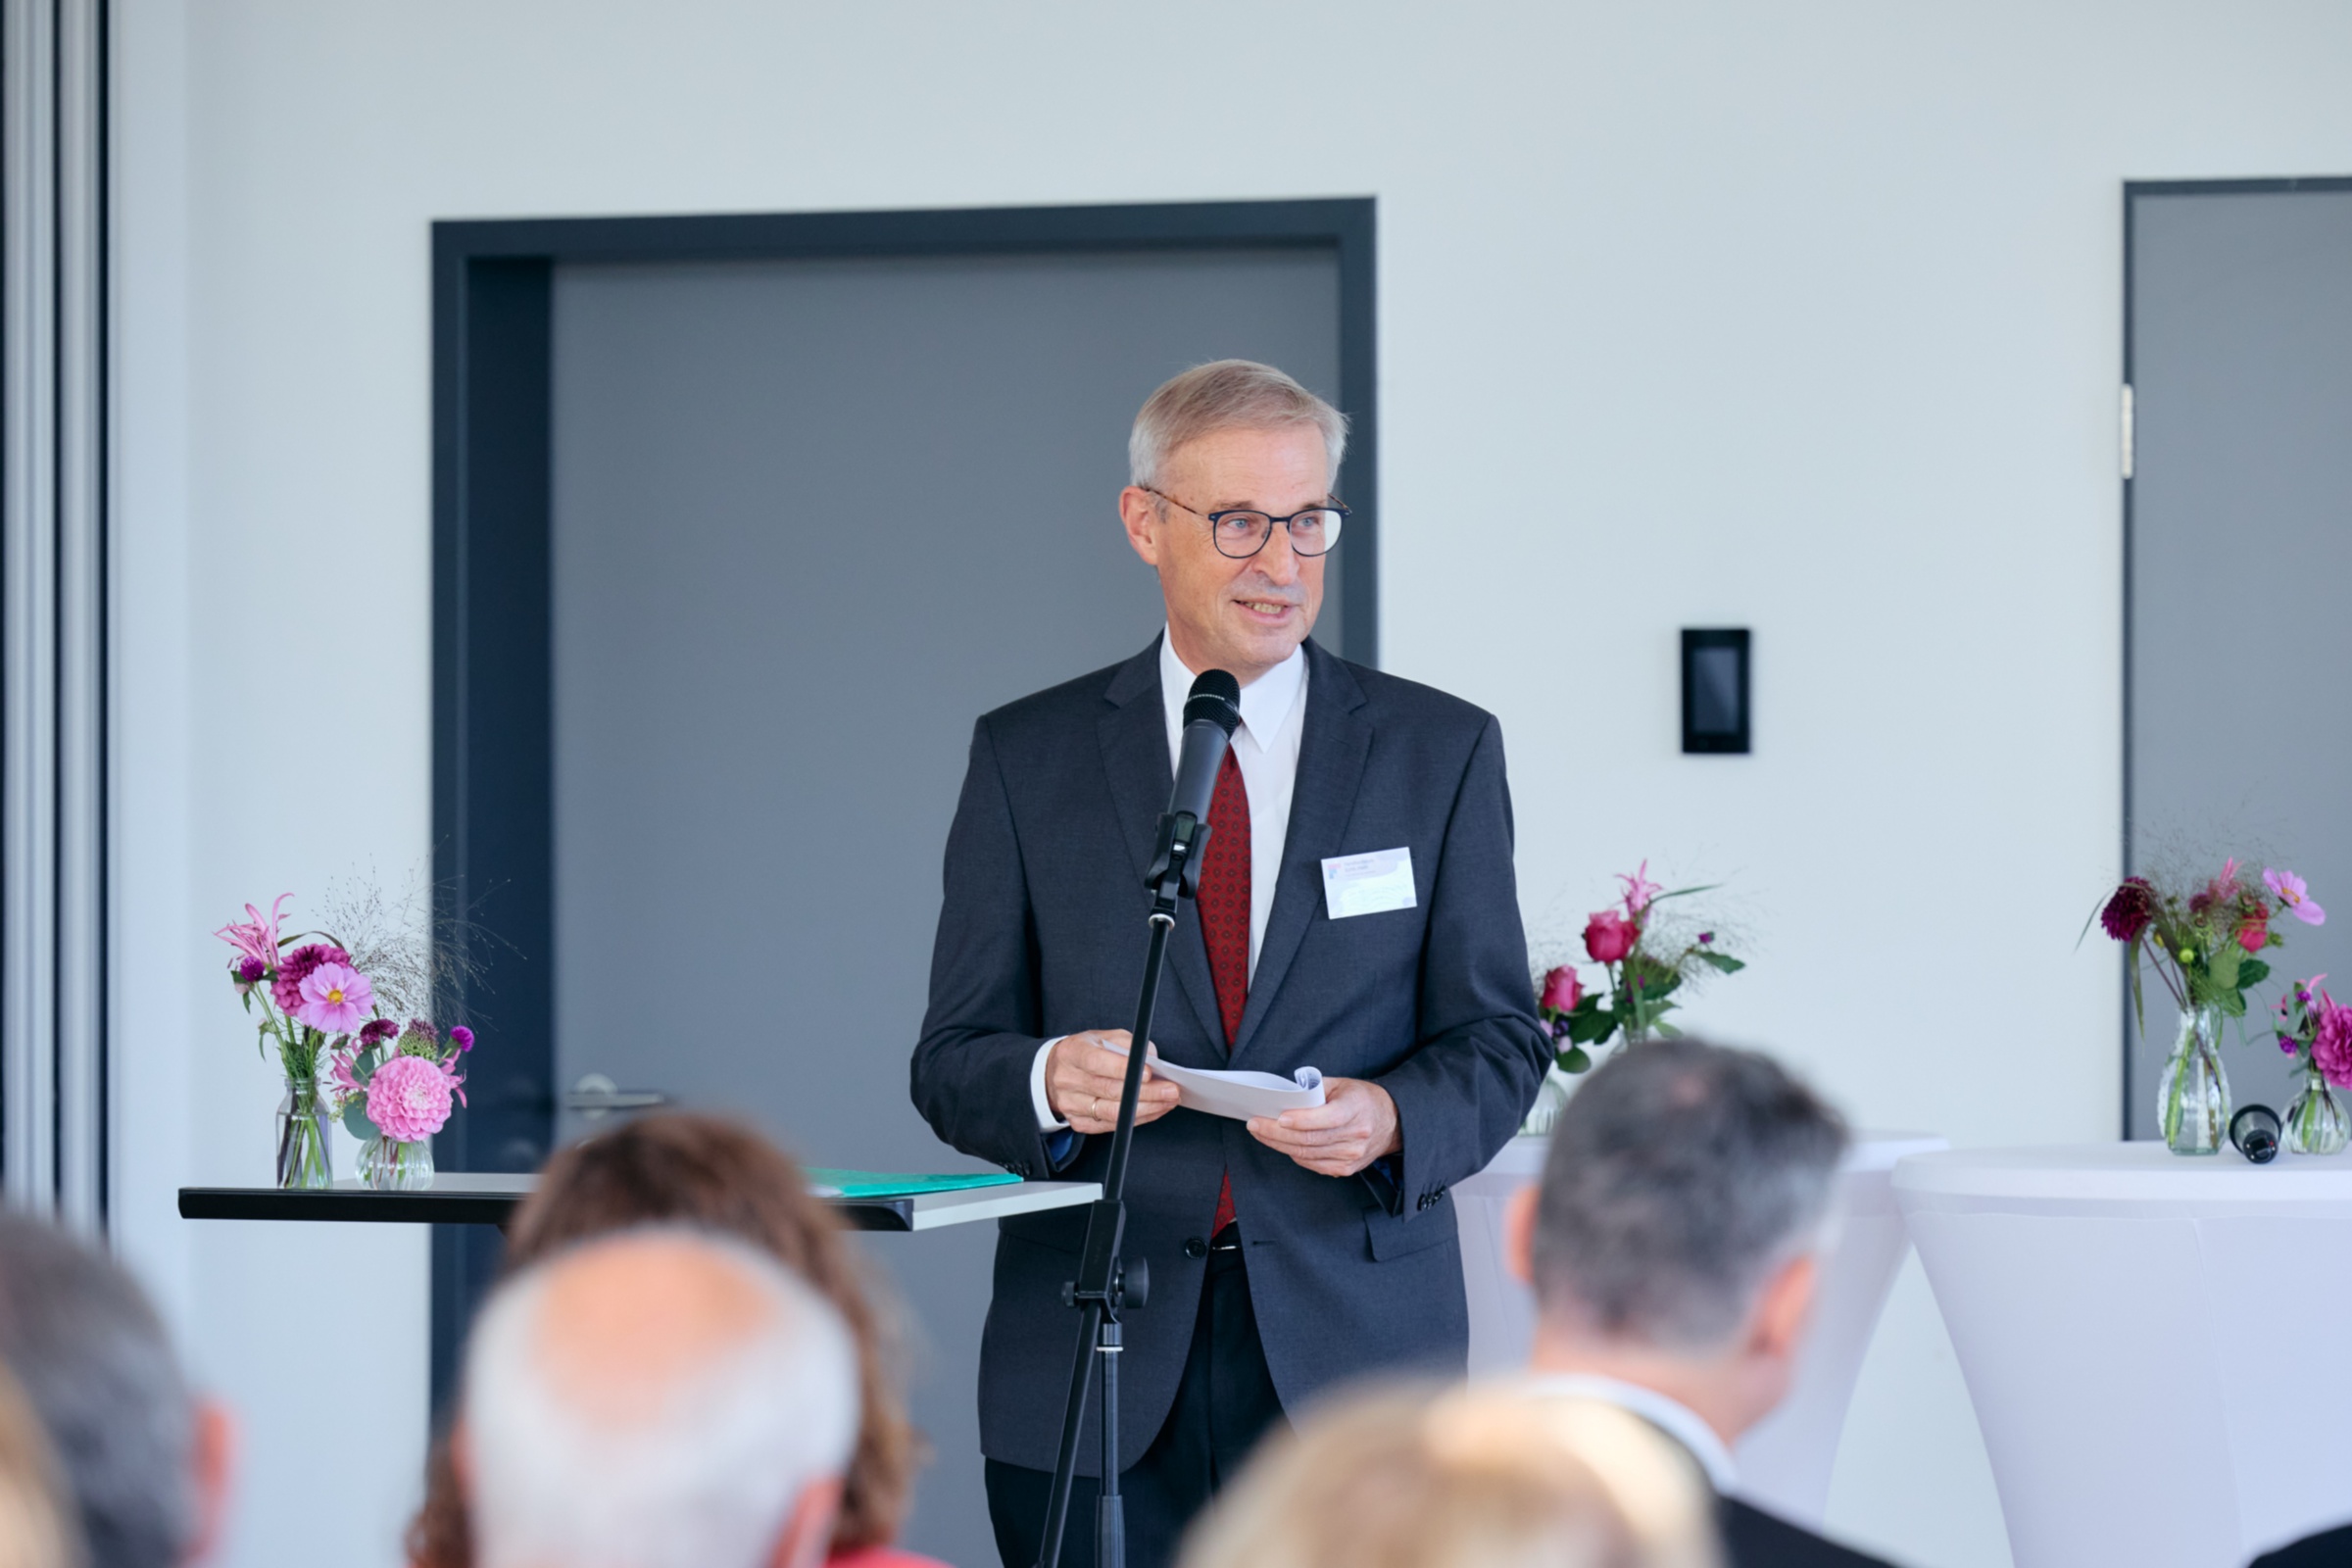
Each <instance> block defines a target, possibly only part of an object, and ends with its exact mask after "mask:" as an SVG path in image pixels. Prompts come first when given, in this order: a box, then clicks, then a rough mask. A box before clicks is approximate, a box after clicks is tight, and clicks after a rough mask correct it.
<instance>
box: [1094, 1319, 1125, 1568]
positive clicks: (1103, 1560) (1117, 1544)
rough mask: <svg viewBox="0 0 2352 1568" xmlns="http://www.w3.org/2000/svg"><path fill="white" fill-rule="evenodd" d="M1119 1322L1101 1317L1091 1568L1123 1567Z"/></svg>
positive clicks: (1123, 1525) (1123, 1505) (1123, 1508)
mask: <svg viewBox="0 0 2352 1568" xmlns="http://www.w3.org/2000/svg"><path fill="white" fill-rule="evenodd" d="M1121 1348H1123V1347H1122V1342H1121V1339H1120V1335H1119V1320H1118V1319H1117V1318H1115V1317H1107V1316H1106V1317H1104V1318H1103V1332H1102V1336H1101V1339H1100V1341H1099V1344H1098V1351H1099V1353H1100V1354H1101V1355H1102V1357H1103V1490H1102V1492H1101V1494H1100V1496H1101V1499H1102V1500H1101V1501H1099V1502H1097V1503H1096V1504H1095V1568H1127V1505H1126V1500H1125V1499H1124V1498H1122V1497H1121V1496H1120V1495H1119V1352H1120V1350H1121Z"/></svg>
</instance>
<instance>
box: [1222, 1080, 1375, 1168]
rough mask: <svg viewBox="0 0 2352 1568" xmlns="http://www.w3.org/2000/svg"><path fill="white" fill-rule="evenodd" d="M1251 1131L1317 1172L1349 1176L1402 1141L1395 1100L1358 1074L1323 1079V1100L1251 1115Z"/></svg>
mask: <svg viewBox="0 0 2352 1568" xmlns="http://www.w3.org/2000/svg"><path fill="white" fill-rule="evenodd" d="M1250 1137H1252V1138H1254V1139H1256V1140H1257V1141H1258V1142H1259V1143H1261V1144H1263V1145H1265V1146H1266V1147H1267V1148H1268V1149H1271V1150H1273V1151H1275V1152H1278V1153H1284V1154H1288V1155H1290V1156H1291V1158H1293V1159H1294V1160H1297V1161H1298V1162H1299V1164H1300V1165H1303V1166H1305V1167H1306V1168H1307V1169H1308V1170H1311V1171H1313V1172H1315V1173H1316V1174H1317V1175H1319V1176H1352V1175H1354V1174H1355V1173H1356V1172H1357V1171H1359V1170H1362V1169H1363V1168H1364V1167H1365V1166H1366V1165H1369V1164H1371V1163H1372V1162H1373V1161H1374V1160H1376V1159H1378V1158H1379V1157H1380V1156H1381V1155H1383V1154H1394V1153H1395V1152H1397V1151H1398V1150H1399V1149H1402V1148H1403V1147H1404V1133H1403V1131H1402V1129H1400V1128H1399V1127H1398V1126H1397V1102H1396V1101H1394V1100H1392V1099H1390V1098H1389V1092H1388V1091H1387V1090H1386V1089H1383V1088H1381V1087H1380V1085H1378V1084H1375V1083H1367V1082H1365V1081H1364V1080H1363V1079H1361V1078H1326V1079H1324V1080H1323V1103H1321V1104H1320V1105H1311V1106H1309V1107H1307V1108H1306V1109H1304V1110H1286V1111H1284V1112H1283V1113H1282V1114H1281V1115H1279V1116H1252V1117H1250Z"/></svg>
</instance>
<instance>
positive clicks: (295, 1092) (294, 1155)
mask: <svg viewBox="0 0 2352 1568" xmlns="http://www.w3.org/2000/svg"><path fill="white" fill-rule="evenodd" d="M328 1119H329V1118H328V1116H327V1113H326V1099H325V1097H324V1096H322V1095H321V1094H319V1080H318V1079H316V1078H295V1077H288V1078H287V1079H286V1097H285V1098H284V1099H283V1100H281V1101H279V1102H278V1103H277V1166H276V1169H277V1185H278V1186H280V1187H289V1188H315V1187H332V1186H334V1185H335V1162H334V1155H333V1153H332V1152H331V1150H332V1148H333V1146H332V1145H330V1144H329V1143H328V1142H327V1139H326V1126H327V1121H328Z"/></svg>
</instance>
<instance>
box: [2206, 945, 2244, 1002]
mask: <svg viewBox="0 0 2352 1568" xmlns="http://www.w3.org/2000/svg"><path fill="white" fill-rule="evenodd" d="M2244 961H2245V952H2244V950H2242V949H2241V948H2239V947H2238V945H2237V944H2236V943H2234V942H2224V943H2223V944H2221V945H2220V946H2219V947H2217V948H2214V949H2212V950H2211V951H2209V952H2208V953H2207V954H2206V955H2205V972H2206V973H2207V974H2208V975H2210V976H2211V977H2212V979H2213V993H2214V996H2215V998H2216V999H2217V1000H2218V999H2219V998H2220V996H2221V994H2222V993H2223V992H2225V991H2235V990H2236V989H2237V988H2238V984H2239V982H2238V978H2237V971H2238V966H2239V965H2240V964H2241V963H2243V962H2244Z"/></svg>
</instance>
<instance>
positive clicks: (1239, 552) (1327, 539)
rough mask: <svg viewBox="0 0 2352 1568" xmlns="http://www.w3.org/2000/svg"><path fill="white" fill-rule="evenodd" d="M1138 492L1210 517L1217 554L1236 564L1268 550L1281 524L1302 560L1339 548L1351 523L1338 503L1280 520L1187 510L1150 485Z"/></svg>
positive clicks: (1263, 515)
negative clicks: (1268, 541)
mask: <svg viewBox="0 0 2352 1568" xmlns="http://www.w3.org/2000/svg"><path fill="white" fill-rule="evenodd" d="M1137 488H1138V489H1140V490H1142V491H1143V492H1144V493H1145V494H1147V495H1154V496H1159V499H1160V500H1162V501H1165V502H1166V503H1167V504H1168V505H1169V506H1171V507H1180V508H1183V510H1184V511H1186V512H1190V513H1191V514H1192V515H1194V516H1196V517H1206V518H1207V519H1208V537H1209V539H1210V540H1211V541H1212V542H1213V543H1214V544H1215V545H1216V547H1217V554H1218V555H1220V556H1231V557H1232V558H1233V559H1234V560H1236V561H1248V560H1249V559H1250V557H1251V556H1254V555H1256V554H1257V553H1258V552H1259V551H1260V550H1263V549H1265V548H1266V541H1267V540H1269V539H1271V538H1273V537H1274V525H1275V524H1276V523H1278V522H1279V523H1281V524H1282V525H1283V526H1284V527H1286V528H1288V529H1290V530H1291V551H1292V553H1293V554H1294V555H1300V556H1319V555H1322V554H1323V553H1324V552H1325V551H1327V550H1329V549H1330V548H1331V547H1332V546H1333V545H1336V544H1338V543H1339V542H1340V529H1341V528H1343V527H1345V526H1346V525H1347V522H1348V509H1347V508H1346V507H1343V506H1341V505H1340V504H1339V503H1338V502H1337V501H1334V502H1331V503H1330V504H1328V505H1326V506H1320V507H1308V508H1307V509H1306V510H1305V511H1303V512H1294V513H1292V514H1291V515H1289V516H1287V517H1276V516H1271V515H1268V514H1266V513H1263V512H1202V511H1201V510H1199V509H1198V508H1195V507H1187V506H1185V505H1184V503H1183V502H1181V501H1179V500H1177V499H1176V498H1175V497H1174V496H1170V495H1160V492H1158V491H1157V490H1154V489H1152V487H1151V486H1150V485H1148V484H1147V485H1139V486H1137Z"/></svg>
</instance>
